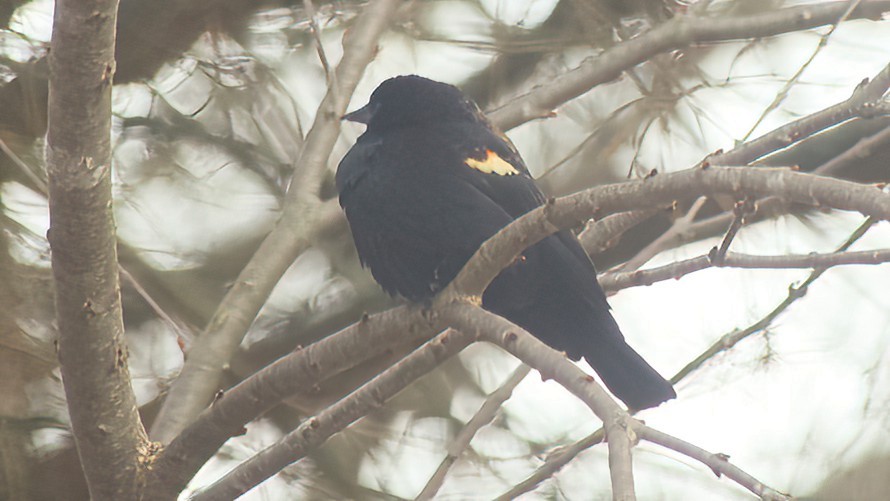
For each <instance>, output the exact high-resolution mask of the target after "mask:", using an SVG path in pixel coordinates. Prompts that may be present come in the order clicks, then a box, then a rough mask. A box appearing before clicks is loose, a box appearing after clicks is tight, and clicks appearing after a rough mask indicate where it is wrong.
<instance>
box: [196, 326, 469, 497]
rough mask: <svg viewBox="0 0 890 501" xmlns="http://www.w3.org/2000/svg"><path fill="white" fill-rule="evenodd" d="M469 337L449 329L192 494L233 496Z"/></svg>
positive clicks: (403, 384)
mask: <svg viewBox="0 0 890 501" xmlns="http://www.w3.org/2000/svg"><path fill="white" fill-rule="evenodd" d="M472 341H473V338H472V337H471V336H469V335H465V334H463V333H461V332H457V331H455V330H452V329H449V330H446V331H445V332H443V333H442V334H439V335H438V336H436V337H435V338H434V339H432V340H431V341H429V342H428V343H426V344H424V345H423V346H422V347H420V348H418V349H417V350H416V351H414V352H413V353H411V354H410V355H408V356H407V357H405V358H404V359H402V360H401V361H400V362H398V363H397V364H396V365H394V366H392V367H390V368H389V369H387V370H386V371H384V372H382V373H381V374H380V375H378V376H377V377H375V378H374V379H372V380H371V381H368V382H367V383H365V384H364V385H363V386H362V387H361V388H359V389H357V390H355V391H354V392H353V393H351V394H349V395H348V396H347V397H345V398H343V399H342V400H340V401H339V402H337V403H336V404H334V405H332V406H331V407H328V408H327V409H325V410H324V411H322V412H321V413H320V414H318V415H317V416H315V417H311V418H309V419H307V420H305V421H303V423H302V424H300V426H299V427H297V429H296V430H294V431H292V432H290V433H288V434H287V435H285V436H284V437H283V438H282V439H281V440H279V441H278V442H277V443H276V444H274V445H272V446H270V447H267V448H266V449H264V450H263V451H261V452H259V453H257V454H256V455H255V456H253V457H251V458H250V459H248V460H247V461H245V462H243V463H241V464H240V465H238V466H237V467H235V468H234V469H233V470H232V471H230V472H228V473H227V474H225V475H224V476H223V477H221V478H220V479H219V480H217V481H216V482H214V483H213V484H211V485H210V486H208V487H206V488H204V489H202V490H201V491H199V492H198V493H196V494H195V495H194V496H192V498H191V499H192V500H194V501H203V500H216V499H235V498H236V497H238V496H240V495H242V494H244V493H245V492H247V491H248V490H250V489H251V488H253V487H254V486H256V485H259V483H260V482H262V481H263V480H265V479H267V478H269V477H271V476H272V475H274V474H276V473H277V472H278V471H279V470H281V469H282V468H284V467H285V466H287V465H288V464H291V463H293V462H295V461H297V460H299V459H301V458H303V457H305V456H306V454H308V453H309V452H311V451H312V450H315V449H316V448H318V447H319V446H321V445H322V444H324V442H325V441H327V439H328V438H330V437H331V435H333V434H334V433H337V432H339V431H340V430H343V429H344V428H346V427H347V426H349V425H350V424H352V423H353V422H355V421H356V420H358V419H359V418H361V417H362V416H365V415H367V414H368V413H369V412H371V411H372V410H374V409H378V408H380V407H382V406H383V404H384V403H386V401H387V400H389V399H390V398H391V397H392V396H394V395H395V394H396V393H398V392H399V391H401V390H402V389H404V388H405V387H406V386H408V385H409V384H411V383H412V382H414V380H416V379H417V378H419V377H420V376H423V375H424V374H426V373H428V372H430V371H431V370H433V369H435V368H436V367H438V366H439V364H441V363H442V362H443V361H445V360H446V359H448V358H449V357H451V356H452V355H454V354H456V353H458V352H459V351H460V350H462V349H463V348H464V347H466V346H467V345H468V344H470V343H471V342H472Z"/></svg>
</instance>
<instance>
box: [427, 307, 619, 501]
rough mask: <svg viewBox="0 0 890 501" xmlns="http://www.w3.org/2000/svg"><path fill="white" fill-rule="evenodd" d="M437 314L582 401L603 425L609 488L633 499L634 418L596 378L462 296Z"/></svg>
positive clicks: (510, 323)
mask: <svg viewBox="0 0 890 501" xmlns="http://www.w3.org/2000/svg"><path fill="white" fill-rule="evenodd" d="M439 304H440V305H441V306H440V308H439V309H438V313H439V315H441V317H442V318H443V319H444V321H445V322H446V323H447V324H448V325H451V326H453V327H454V328H456V329H458V330H460V331H461V332H466V333H474V334H475V336H476V338H477V339H479V340H480V341H487V342H489V343H492V344H494V345H497V346H500V347H501V348H503V349H504V350H506V351H507V352H509V353H510V354H511V355H513V356H514V357H516V358H518V359H519V360H521V361H522V362H524V363H525V364H526V365H529V366H531V367H534V368H535V369H537V370H538V372H540V373H541V377H542V378H544V379H553V380H554V381H556V382H558V383H559V384H561V385H562V386H563V387H564V388H565V389H567V390H568V391H570V392H571V393H572V394H574V395H575V396H576V397H578V398H579V399H580V400H581V401H582V402H584V403H585V404H586V405H587V406H588V407H589V408H590V410H592V411H593V413H594V414H596V416H597V417H598V418H599V419H600V420H601V421H603V423H604V424H605V426H606V437H607V439H608V442H609V466H610V471H611V477H612V494H613V496H615V497H616V498H618V499H626V500H632V499H634V488H633V474H632V467H631V453H630V449H631V447H632V440H631V433H629V432H628V430H629V426H631V422H632V421H633V418H631V417H630V416H629V415H628V414H627V412H626V411H625V410H624V409H623V408H622V407H620V406H619V405H618V404H617V403H616V402H615V400H613V399H612V397H611V396H609V394H608V393H606V391H605V390H604V389H603V388H602V387H601V386H600V385H599V383H597V382H596V380H595V379H594V378H593V377H591V376H590V375H588V374H586V373H585V372H584V371H582V370H581V369H579V368H578V367H577V366H576V365H575V364H573V363H572V362H571V361H570V360H569V359H568V358H566V357H565V355H564V354H563V353H560V352H558V351H556V350H554V349H553V348H550V347H549V346H547V345H546V344H544V343H543V342H542V341H540V340H538V339H537V338H536V337H534V336H532V335H531V334H529V333H528V332H526V331H525V330H524V329H522V328H521V327H519V326H517V325H515V324H513V323H512V322H510V321H509V320H507V319H505V318H502V317H499V316H497V315H495V314H493V313H489V312H488V311H485V310H483V309H482V308H480V307H478V306H474V305H472V304H468V303H465V302H449V303H439Z"/></svg>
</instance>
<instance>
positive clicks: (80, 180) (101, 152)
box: [46, 0, 149, 500]
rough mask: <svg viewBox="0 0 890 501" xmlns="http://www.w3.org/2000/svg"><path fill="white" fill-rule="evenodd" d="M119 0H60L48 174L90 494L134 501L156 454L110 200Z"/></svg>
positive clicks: (75, 411)
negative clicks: (143, 407)
mask: <svg viewBox="0 0 890 501" xmlns="http://www.w3.org/2000/svg"><path fill="white" fill-rule="evenodd" d="M116 15H117V2H116V1H114V0H93V1H87V2H83V1H68V0H58V1H57V2H56V8H55V14H54V18H53V34H52V43H51V51H50V55H49V64H50V93H49V123H48V126H49V129H48V136H47V148H46V161H47V171H48V179H49V183H48V184H49V209H50V229H49V232H48V234H47V238H48V240H49V242H50V245H51V248H52V267H53V275H54V277H55V286H56V316H57V317H56V318H57V320H58V326H59V363H60V365H61V369H62V380H63V383H64V386H65V395H66V399H67V402H68V411H69V414H70V416H71V426H72V428H73V432H74V439H75V443H76V444H77V450H78V453H79V455H80V460H81V464H82V465H83V471H84V474H85V476H86V480H87V485H88V486H89V491H90V497H91V498H93V499H97V500H105V499H137V498H138V494H139V488H140V479H141V474H142V467H141V460H144V459H145V458H144V457H140V455H147V454H148V453H149V451H148V447H147V439H146V436H145V430H144V429H143V428H142V423H141V422H140V420H139V414H138V413H137V411H136V398H135V396H134V394H133V388H132V386H131V385H130V373H129V369H128V367H127V358H128V352H127V346H126V343H125V341H124V332H123V331H124V327H123V319H122V316H121V298H120V285H119V283H118V267H117V253H116V249H115V245H116V241H115V233H114V218H113V215H112V206H111V176H110V174H111V144H110V142H111V84H112V75H113V74H114V26H115V19H116Z"/></svg>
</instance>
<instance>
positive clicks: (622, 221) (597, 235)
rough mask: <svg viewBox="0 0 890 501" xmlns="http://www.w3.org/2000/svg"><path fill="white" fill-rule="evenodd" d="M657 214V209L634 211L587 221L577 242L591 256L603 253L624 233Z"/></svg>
mask: <svg viewBox="0 0 890 501" xmlns="http://www.w3.org/2000/svg"><path fill="white" fill-rule="evenodd" d="M658 212H659V211H658V210H657V209H648V210H635V211H630V212H622V213H621V214H612V215H611V216H606V217H604V218H602V219H600V220H598V221H595V222H594V221H588V222H587V224H586V225H585V226H584V230H583V231H582V232H581V233H579V234H578V240H579V241H581V246H583V247H584V250H585V251H587V253H588V254H590V255H591V256H592V255H594V254H599V253H601V252H605V251H607V250H609V249H611V248H612V247H614V246H615V244H617V243H618V241H619V240H620V238H621V235H623V234H624V233H625V232H626V231H628V230H630V229H631V228H633V227H635V226H637V225H638V224H640V223H643V222H644V221H647V220H649V218H651V217H652V216H654V215H655V214H658Z"/></svg>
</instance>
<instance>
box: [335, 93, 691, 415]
mask: <svg viewBox="0 0 890 501" xmlns="http://www.w3.org/2000/svg"><path fill="white" fill-rule="evenodd" d="M343 118H344V119H346V120H351V121H354V122H360V123H363V124H366V125H367V130H366V131H365V133H364V134H362V135H361V136H360V137H359V138H358V141H357V142H356V144H355V146H353V147H352V149H351V150H349V153H347V154H346V156H345V157H344V158H343V160H342V161H341V162H340V166H339V168H338V169H337V189H338V190H339V192H340V205H341V206H342V207H343V209H344V210H345V211H346V218H347V219H348V220H349V226H350V228H351V230H352V235H353V238H354V240H355V246H356V249H357V250H358V255H359V258H360V259H361V262H362V264H363V265H364V266H367V267H368V268H370V270H371V274H372V275H373V276H374V278H375V279H376V280H377V282H378V283H379V284H380V285H381V286H382V287H383V289H384V290H385V291H386V292H388V293H390V294H392V295H399V296H403V297H404V298H407V299H408V300H410V301H414V302H424V301H427V300H429V299H430V298H431V297H433V296H434V295H435V294H436V293H437V292H438V291H440V290H442V289H443V288H444V287H445V286H446V285H448V283H449V282H450V281H451V280H453V279H454V277H455V276H456V275H457V273H458V272H459V271H460V270H461V268H462V267H463V266H464V264H466V262H467V261H468V260H469V259H470V257H471V256H472V255H473V253H474V252H475V251H476V250H477V249H478V248H479V246H480V245H481V244H482V243H483V242H484V241H485V240H487V239H488V238H489V237H491V236H492V235H494V234H495V233H496V232H497V231H498V230H500V229H501V228H503V227H504V226H506V225H507V224H509V223H510V222H511V221H513V220H514V219H516V218H518V217H520V216H521V215H523V214H525V213H526V212H528V211H530V210H532V209H534V208H536V207H538V206H540V205H541V204H543V203H544V201H545V198H544V195H543V194H542V193H541V191H540V190H539V189H538V187H537V186H536V185H535V183H534V180H533V179H532V178H531V176H530V175H529V172H528V169H527V168H526V166H525V163H524V162H523V160H522V158H520V156H519V153H518V152H517V150H516V148H515V147H514V146H513V144H512V143H511V142H510V140H509V139H507V137H506V136H504V135H503V133H501V132H500V131H498V130H497V129H495V128H494V126H493V125H492V124H491V123H490V122H489V121H488V120H487V119H486V118H485V116H484V115H483V114H482V113H481V112H480V111H479V108H478V107H477V106H476V104H475V103H473V101H471V100H470V99H468V98H467V97H466V96H464V95H463V94H462V93H461V91H460V90H458V89H457V88H456V87H454V86H452V85H448V84H444V83H440V82H436V81H433V80H429V79H426V78H423V77H419V76H415V75H409V76H399V77H395V78H391V79H389V80H386V81H385V82H383V83H382V84H380V86H379V87H377V89H376V90H375V91H374V93H373V94H372V95H371V99H370V102H369V103H368V104H367V105H366V106H364V107H363V108H360V109H359V110H356V111H354V112H352V113H349V114H347V115H345V116H344V117H343ZM482 307H483V308H485V309H486V310H488V311H491V312H493V313H496V314H498V315H501V316H503V317H504V318H506V319H508V320H510V321H512V322H514V323H515V324H517V325H519V326H521V327H523V328H524V329H526V330H527V331H528V332H530V333H531V334H533V335H535V336H536V337H537V338H538V339H540V340H541V341H543V342H545V343H547V344H548V345H549V346H551V347H553V348H555V349H557V350H561V351H564V352H565V353H566V354H567V355H568V356H569V357H570V358H571V359H572V360H578V359H580V358H581V357H584V358H585V359H586V360H587V362H588V363H589V364H590V365H591V366H592V367H593V368H594V370H596V372H597V373H598V374H599V375H600V377H601V378H602V380H603V382H604V383H605V384H606V386H607V387H608V388H609V390H610V391H611V392H612V393H613V394H615V396H617V397H618V398H620V399H621V400H622V401H624V403H625V404H627V405H628V407H630V408H631V409H635V410H639V409H645V408H649V407H654V406H656V405H658V404H660V403H662V402H664V401H666V400H669V399H671V398H674V397H676V393H674V389H673V388H672V387H671V385H670V383H669V382H667V381H666V380H665V379H664V378H663V377H661V375H659V374H658V372H656V371H655V369H653V368H652V367H651V366H650V365H649V364H648V363H646V361H645V360H643V358H642V357H641V356H640V355H639V354H638V353H637V352H636V351H634V350H633V348H631V347H630V346H628V344H627V343H626V342H625V340H624V336H623V335H622V334H621V331H620V330H619V328H618V325H617V324H616V323H615V319H614V318H612V314H611V313H610V312H609V305H608V303H607V302H606V296H605V294H604V293H603V291H602V289H601V288H600V286H599V284H598V283H597V280H596V270H594V267H593V263H591V261H590V258H589V257H588V256H587V254H586V253H585V252H584V249H583V248H582V247H581V245H580V244H579V243H578V240H577V239H576V238H575V236H574V235H573V234H572V233H571V232H570V231H560V232H559V233H556V234H554V235H551V236H550V237H547V238H545V239H544V240H542V241H541V242H539V243H538V244H536V245H533V246H532V247H529V248H528V249H526V250H525V251H524V252H523V253H522V256H521V258H519V259H517V260H516V261H515V262H514V263H512V264H511V265H510V266H508V267H507V268H506V269H504V270H503V271H501V273H500V274H499V275H498V276H497V278H495V279H494V281H492V283H491V284H490V285H489V286H488V288H487V289H486V290H485V293H484V294H483V296H482Z"/></svg>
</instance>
